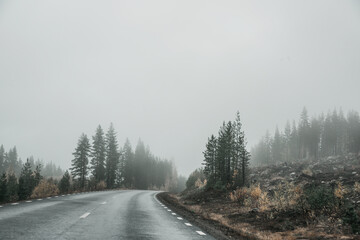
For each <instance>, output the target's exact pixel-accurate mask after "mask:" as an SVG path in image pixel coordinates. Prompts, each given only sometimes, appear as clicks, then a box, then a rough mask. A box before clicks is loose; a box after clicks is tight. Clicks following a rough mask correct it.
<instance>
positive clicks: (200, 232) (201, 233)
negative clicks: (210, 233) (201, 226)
mask: <svg viewBox="0 0 360 240" xmlns="http://www.w3.org/2000/svg"><path fill="white" fill-rule="evenodd" d="M196 232H197V233H198V234H199V235H201V236H205V235H206V234H205V233H203V232H202V231H196Z"/></svg>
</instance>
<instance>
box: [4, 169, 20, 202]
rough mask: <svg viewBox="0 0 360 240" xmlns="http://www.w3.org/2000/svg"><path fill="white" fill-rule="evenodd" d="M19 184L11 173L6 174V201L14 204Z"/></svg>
mask: <svg viewBox="0 0 360 240" xmlns="http://www.w3.org/2000/svg"><path fill="white" fill-rule="evenodd" d="M18 190H19V184H18V182H17V178H16V176H15V173H14V172H13V171H9V172H8V176H7V191H6V195H7V197H8V199H7V201H10V202H14V201H17V200H18V199H19V196H18Z"/></svg>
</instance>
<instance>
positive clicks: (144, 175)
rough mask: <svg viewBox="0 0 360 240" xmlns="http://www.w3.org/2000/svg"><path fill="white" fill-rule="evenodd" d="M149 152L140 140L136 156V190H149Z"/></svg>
mask: <svg viewBox="0 0 360 240" xmlns="http://www.w3.org/2000/svg"><path fill="white" fill-rule="evenodd" d="M147 156H148V152H147V151H146V148H145V145H144V143H143V142H142V141H141V140H140V139H139V142H138V144H137V145H136V148H135V154H134V186H135V188H136V189H147V188H148V167H147V164H148V161H147V160H148V158H147Z"/></svg>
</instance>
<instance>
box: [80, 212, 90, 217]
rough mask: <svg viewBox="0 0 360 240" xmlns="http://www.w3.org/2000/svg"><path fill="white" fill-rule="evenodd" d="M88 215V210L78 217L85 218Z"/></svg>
mask: <svg viewBox="0 0 360 240" xmlns="http://www.w3.org/2000/svg"><path fill="white" fill-rule="evenodd" d="M89 215H90V213H89V212H87V213H84V214H83V215H81V217H80V218H86V217H87V216H89Z"/></svg>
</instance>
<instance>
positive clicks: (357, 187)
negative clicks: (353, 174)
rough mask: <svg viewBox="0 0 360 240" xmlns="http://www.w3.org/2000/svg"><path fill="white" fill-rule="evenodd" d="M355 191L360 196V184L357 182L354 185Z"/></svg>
mask: <svg viewBox="0 0 360 240" xmlns="http://www.w3.org/2000/svg"><path fill="white" fill-rule="evenodd" d="M354 191H355V192H356V193H359V194H360V183H358V182H355V184H354Z"/></svg>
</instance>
